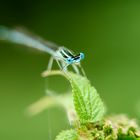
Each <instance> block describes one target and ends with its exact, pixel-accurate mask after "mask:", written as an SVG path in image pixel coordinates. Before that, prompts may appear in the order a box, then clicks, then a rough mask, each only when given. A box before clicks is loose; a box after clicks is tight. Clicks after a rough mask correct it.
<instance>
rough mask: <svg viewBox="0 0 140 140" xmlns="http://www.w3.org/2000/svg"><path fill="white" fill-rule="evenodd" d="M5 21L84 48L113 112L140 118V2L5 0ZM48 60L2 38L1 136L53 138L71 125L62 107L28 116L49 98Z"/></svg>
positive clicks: (0, 18)
mask: <svg viewBox="0 0 140 140" xmlns="http://www.w3.org/2000/svg"><path fill="white" fill-rule="evenodd" d="M0 25H5V26H8V27H15V26H21V27H26V28H27V29H28V30H30V31H32V32H34V33H36V34H38V35H39V36H41V37H43V38H46V39H47V40H52V41H54V42H56V43H58V44H62V45H64V46H66V47H68V48H70V49H72V50H73V51H75V52H81V51H82V52H84V53H85V60H84V61H83V62H82V65H83V67H84V69H85V71H86V73H87V76H88V78H89V79H90V80H91V83H92V85H94V86H95V87H96V89H97V90H98V92H99V93H100V95H101V97H102V99H103V100H104V102H105V104H106V106H107V109H108V114H109V113H126V114H128V115H129V116H130V117H135V118H137V119H138V120H139V119H140V1H139V0H123V1H122V0H116V1H109V0H106V1H104V0H91V1H90V0H59V1H58V0H40V1H33V0H30V1H26V0H25V1H16V0H12V1H11V0H1V2H0ZM48 59H49V55H47V54H44V53H41V52H38V51H34V50H28V49H25V48H24V47H21V48H20V47H19V46H16V45H15V44H10V43H4V42H0V140H9V139H10V140H19V139H20V140H53V139H54V138H55V136H56V135H57V134H58V133H59V132H60V131H61V130H64V129H67V128H68V127H69V124H68V122H67V118H66V115H65V112H64V110H62V109H60V108H53V109H50V110H49V112H51V113H48V110H46V111H44V112H42V113H41V114H39V115H37V116H35V117H33V118H28V117H27V116H26V115H25V114H24V111H25V109H26V108H27V107H28V106H29V105H30V104H31V103H33V102H35V101H37V100H38V99H40V98H41V97H43V96H45V82H44V81H45V80H44V79H43V78H42V77H41V72H42V71H43V70H45V68H46V65H47V63H48ZM58 83H59V84H58ZM55 84H57V85H58V86H59V87H60V88H63V87H64V85H65V83H61V82H58V81H55ZM49 114H51V117H50V118H51V119H50V118H49Z"/></svg>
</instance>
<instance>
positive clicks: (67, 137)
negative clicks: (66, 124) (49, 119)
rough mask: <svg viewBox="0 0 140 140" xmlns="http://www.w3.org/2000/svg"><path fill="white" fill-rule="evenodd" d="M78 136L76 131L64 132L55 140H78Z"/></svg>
mask: <svg viewBox="0 0 140 140" xmlns="http://www.w3.org/2000/svg"><path fill="white" fill-rule="evenodd" d="M77 139H78V135H77V133H76V130H73V129H71V130H65V131H62V132H61V133H60V134H59V135H58V136H57V137H56V139H55V140H77Z"/></svg>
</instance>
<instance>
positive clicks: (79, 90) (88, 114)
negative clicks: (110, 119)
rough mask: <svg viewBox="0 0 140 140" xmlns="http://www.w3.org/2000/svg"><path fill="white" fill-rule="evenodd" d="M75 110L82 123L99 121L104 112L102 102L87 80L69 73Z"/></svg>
mask: <svg viewBox="0 0 140 140" xmlns="http://www.w3.org/2000/svg"><path fill="white" fill-rule="evenodd" d="M69 77H70V78H69V80H70V83H71V86H72V92H73V100H74V106H75V110H76V112H77V114H78V116H79V120H80V122H81V123H82V124H85V123H93V122H96V121H100V120H101V119H102V117H103V115H104V113H105V107H104V104H103V102H102V100H101V98H100V96H99V94H98V93H97V91H96V89H95V88H94V87H93V86H91V84H90V82H89V80H88V79H87V78H85V77H82V76H80V75H76V74H73V73H69Z"/></svg>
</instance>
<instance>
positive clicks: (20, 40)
mask: <svg viewBox="0 0 140 140" xmlns="http://www.w3.org/2000/svg"><path fill="white" fill-rule="evenodd" d="M0 40H5V41H9V42H13V43H16V44H19V45H24V46H27V47H31V48H35V49H38V50H40V51H44V52H47V53H49V54H50V55H51V58H50V61H49V63H48V67H47V70H51V69H52V65H53V60H56V62H57V64H58V66H59V68H60V69H61V70H63V71H65V72H66V71H67V67H68V66H69V65H71V66H72V67H73V69H74V71H75V72H76V73H78V74H80V73H81V74H82V75H84V76H85V72H84V70H83V68H82V67H81V64H80V61H81V60H83V59H84V54H83V53H82V52H81V53H79V54H77V55H75V54H74V53H73V52H72V51H70V50H69V49H67V48H65V47H63V46H59V45H56V44H55V43H52V42H49V41H44V40H42V39H40V38H39V37H34V36H32V35H30V34H29V33H26V32H24V31H22V30H16V29H9V28H7V27H3V26H0ZM80 71H81V72H80Z"/></svg>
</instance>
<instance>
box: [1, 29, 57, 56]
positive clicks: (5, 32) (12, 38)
mask: <svg viewBox="0 0 140 140" xmlns="http://www.w3.org/2000/svg"><path fill="white" fill-rule="evenodd" d="M0 40H5V41H9V42H12V43H16V44H20V45H25V46H27V47H31V48H35V49H38V50H40V51H44V52H47V53H49V54H51V55H54V54H55V51H56V50H57V49H58V45H56V44H55V43H52V42H50V41H44V40H43V39H41V38H40V37H37V36H35V35H32V34H31V33H29V32H28V31H27V30H23V29H21V28H20V29H19V28H17V29H9V28H7V27H3V26H0Z"/></svg>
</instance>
